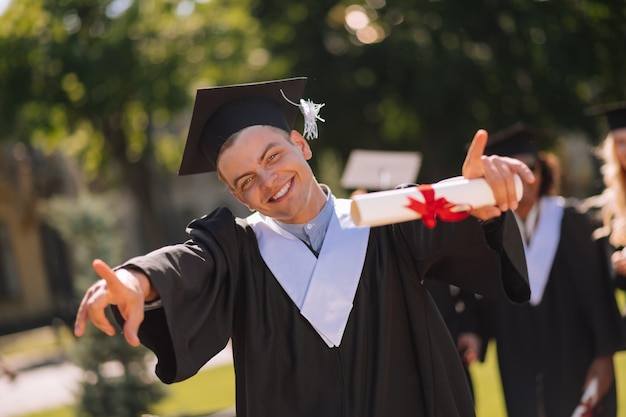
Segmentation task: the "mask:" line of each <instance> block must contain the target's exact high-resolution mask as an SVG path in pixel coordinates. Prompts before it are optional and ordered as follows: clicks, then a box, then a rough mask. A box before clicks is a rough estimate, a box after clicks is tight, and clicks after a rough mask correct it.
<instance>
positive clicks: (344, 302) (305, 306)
mask: <svg viewBox="0 0 626 417" xmlns="http://www.w3.org/2000/svg"><path fill="white" fill-rule="evenodd" d="M247 221H248V224H249V225H250V226H251V227H252V229H253V230H254V233H255V234H256V237H257V241H258V243H259V250H260V252H261V256H262V257H263V260H264V261H265V264H266V265H267V266H268V268H269V269H270V271H272V274H273V275H274V276H275V277H276V279H277V280H278V282H279V283H280V285H281V286H282V287H283V289H284V290H285V292H286V293H287V294H288V295H289V297H290V298H291V300H292V301H293V302H294V304H295V305H296V306H298V308H299V309H300V313H301V314H302V315H303V316H304V317H305V318H306V319H307V320H308V321H309V322H310V323H311V325H312V326H313V327H314V328H315V330H316V331H317V333H318V334H319V335H320V336H321V337H322V339H323V340H324V341H325V342H326V344H327V345H328V347H334V346H339V345H340V344H341V338H342V337H343V332H344V330H345V328H346V324H347V323H348V318H349V316H350V311H351V310H352V303H353V301H354V296H355V294H356V289H357V286H358V284H359V279H360V277H361V272H362V270H363V264H364V262H365V254H366V252H367V243H368V240H369V227H358V226H356V225H355V224H354V222H353V221H352V217H351V216H350V200H345V199H335V212H334V215H333V216H331V219H330V223H329V225H328V229H327V230H326V236H325V237H324V242H323V244H322V248H321V249H320V253H319V257H317V258H316V257H315V255H314V254H313V253H312V252H311V250H310V249H309V248H308V247H307V246H306V245H305V244H304V243H303V242H302V241H301V240H300V239H298V238H297V237H295V236H294V235H292V234H291V233H289V232H287V231H286V230H285V229H283V228H282V227H280V226H279V225H278V224H277V223H276V222H275V221H274V220H272V219H271V218H269V217H266V216H264V215H262V214H260V213H254V214H252V215H250V216H249V217H248V218H247Z"/></svg>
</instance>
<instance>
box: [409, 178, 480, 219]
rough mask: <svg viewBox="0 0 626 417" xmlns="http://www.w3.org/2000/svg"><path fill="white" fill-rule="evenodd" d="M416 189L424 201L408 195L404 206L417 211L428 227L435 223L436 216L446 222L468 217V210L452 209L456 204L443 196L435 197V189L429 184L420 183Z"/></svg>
mask: <svg viewBox="0 0 626 417" xmlns="http://www.w3.org/2000/svg"><path fill="white" fill-rule="evenodd" d="M417 189H418V191H419V192H420V193H422V196H423V197H424V202H423V203H422V202H421V201H417V200H416V199H414V198H412V197H409V204H408V205H407V206H406V207H407V208H409V209H411V210H413V211H415V212H417V213H419V214H420V215H421V217H422V222H424V225H425V226H426V227H428V228H429V229H432V228H433V227H435V225H437V217H438V218H440V219H441V220H443V221H446V222H458V221H460V220H463V219H466V218H467V217H469V215H470V213H469V210H467V211H452V208H454V207H455V206H456V205H455V204H452V203H450V202H449V201H448V200H446V199H445V198H443V197H440V198H435V190H433V187H432V186H431V185H430V184H425V185H420V186H419V187H417Z"/></svg>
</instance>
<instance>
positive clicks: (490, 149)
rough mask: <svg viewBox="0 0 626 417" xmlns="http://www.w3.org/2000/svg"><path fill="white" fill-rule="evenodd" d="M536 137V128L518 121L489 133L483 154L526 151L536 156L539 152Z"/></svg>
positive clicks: (505, 154) (523, 152)
mask: <svg viewBox="0 0 626 417" xmlns="http://www.w3.org/2000/svg"><path fill="white" fill-rule="evenodd" d="M537 139H538V134H537V132H536V130H534V129H532V128H531V127H529V126H528V125H526V124H525V123H522V122H518V123H515V124H514V125H512V126H509V127H507V128H506V129H503V130H501V131H499V132H496V133H494V134H493V135H489V139H488V140H487V146H486V147H485V155H500V156H513V155H519V154H525V153H526V154H531V155H534V156H537V154H538V152H539V147H538V146H537Z"/></svg>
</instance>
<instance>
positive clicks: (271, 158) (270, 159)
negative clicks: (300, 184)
mask: <svg viewBox="0 0 626 417" xmlns="http://www.w3.org/2000/svg"><path fill="white" fill-rule="evenodd" d="M277 156H278V154H277V153H273V154H271V155H270V156H269V158H267V159H268V160H269V161H272V160H274V158H276V157H277Z"/></svg>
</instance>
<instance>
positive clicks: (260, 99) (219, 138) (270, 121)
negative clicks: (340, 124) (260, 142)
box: [178, 77, 307, 175]
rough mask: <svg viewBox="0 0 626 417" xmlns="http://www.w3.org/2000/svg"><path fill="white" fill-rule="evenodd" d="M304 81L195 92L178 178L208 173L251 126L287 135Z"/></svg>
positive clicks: (216, 88)
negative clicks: (223, 150)
mask: <svg viewBox="0 0 626 417" xmlns="http://www.w3.org/2000/svg"><path fill="white" fill-rule="evenodd" d="M306 80H307V79H306V78H305V77H298V78H289V79H284V80H277V81H267V82H259V83H250V84H238V85H229V86H221V87H211V88H202V89H198V91H197V93H196V101H195V104H194V108H193V114H192V116H191V124H190V126H189V134H188V136H187V142H186V144H185V151H184V153H183V160H182V162H181V164H180V169H179V170H178V175H189V174H198V173H202V172H211V171H215V170H216V169H217V156H218V154H219V151H220V148H221V147H222V145H223V144H224V142H225V141H226V140H227V139H228V138H229V137H230V136H231V135H233V134H234V133H237V132H239V131H240V130H242V129H244V128H246V127H249V126H255V125H266V126H274V127H277V128H279V129H283V130H285V131H287V132H290V131H291V129H292V128H293V125H294V123H295V120H296V116H297V115H298V113H299V111H300V106H299V105H298V104H297V103H299V102H300V99H301V97H302V94H303V92H304V87H305V84H306Z"/></svg>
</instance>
